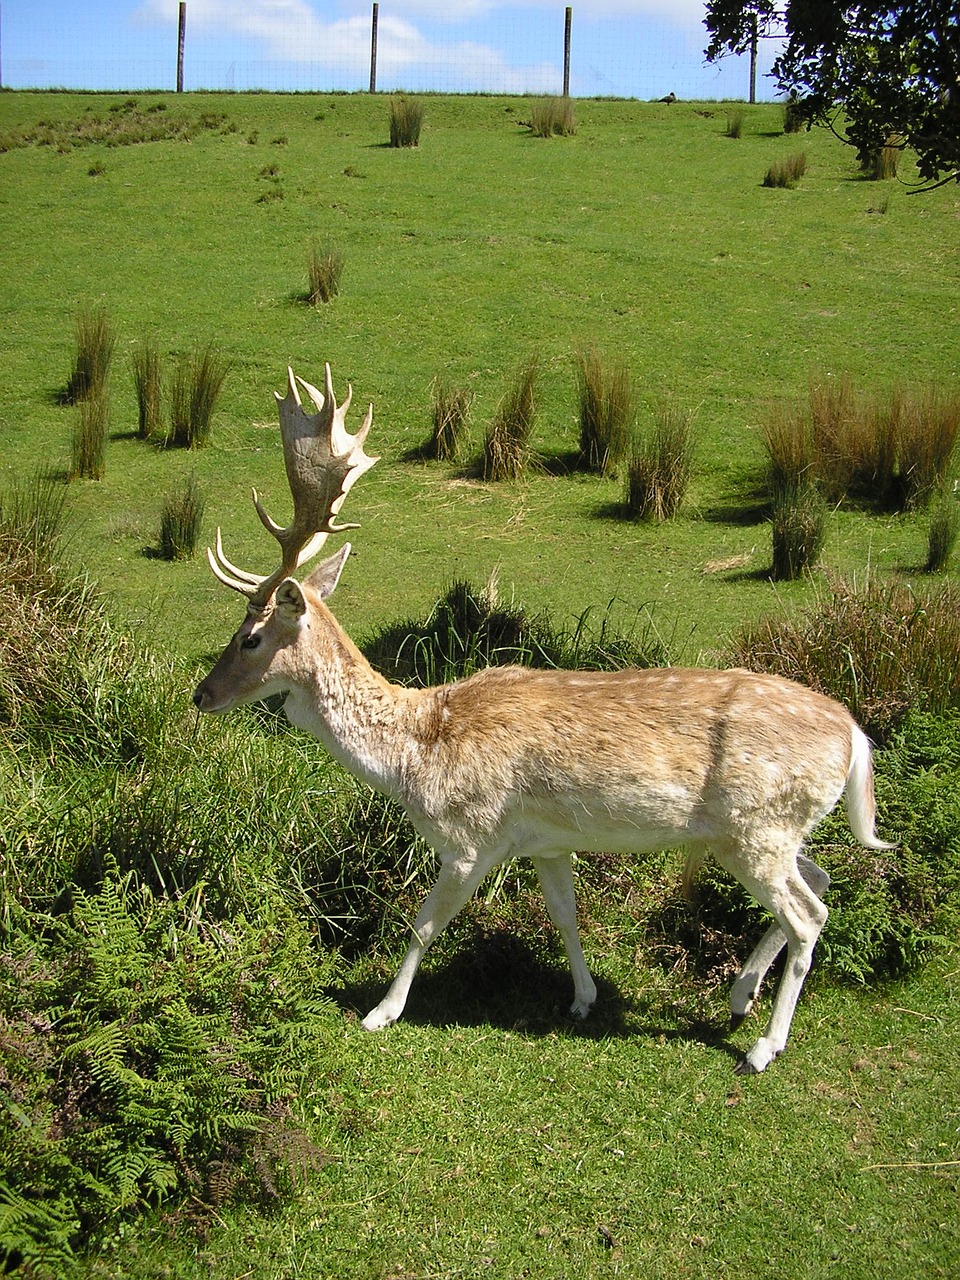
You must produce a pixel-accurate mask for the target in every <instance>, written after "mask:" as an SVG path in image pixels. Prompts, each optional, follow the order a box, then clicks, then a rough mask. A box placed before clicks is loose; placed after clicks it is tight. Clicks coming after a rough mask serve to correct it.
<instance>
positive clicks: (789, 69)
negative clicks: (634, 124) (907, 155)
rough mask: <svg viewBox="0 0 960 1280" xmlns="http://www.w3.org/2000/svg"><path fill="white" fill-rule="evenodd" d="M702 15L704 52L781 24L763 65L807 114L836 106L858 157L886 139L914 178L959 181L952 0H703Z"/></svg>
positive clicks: (711, 53)
mask: <svg viewBox="0 0 960 1280" xmlns="http://www.w3.org/2000/svg"><path fill="white" fill-rule="evenodd" d="M705 23H706V27H707V30H708V31H709V33H710V43H709V45H708V47H707V57H708V59H710V60H711V61H715V60H716V59H717V58H720V57H722V56H723V55H724V54H725V53H742V52H743V51H744V50H746V49H748V48H749V47H750V43H751V40H752V39H753V34H754V27H755V25H756V30H757V32H758V33H759V35H760V36H761V37H763V36H768V35H777V34H783V33H785V35H786V45H785V48H784V50H783V52H782V53H781V54H780V56H779V57H778V58H777V59H776V61H775V63H774V65H773V70H772V73H771V74H772V75H773V77H774V78H775V79H776V81H777V83H778V85H779V87H780V89H781V90H783V91H784V92H786V93H789V94H790V95H791V96H792V97H794V98H796V99H798V100H799V103H800V104H801V107H802V109H803V111H804V114H805V115H806V117H807V119H808V121H810V122H813V121H815V120H825V119H826V120H831V121H832V119H833V117H834V115H835V114H836V113H837V112H838V111H839V112H842V113H843V114H844V115H845V117H846V124H845V129H846V136H847V138H848V140H849V141H850V142H851V143H852V144H853V145H854V146H855V147H856V149H857V154H858V157H859V159H860V160H861V162H864V161H866V160H869V159H870V157H871V156H873V155H875V154H876V153H877V152H878V151H879V149H880V148H882V147H883V146H885V145H887V144H888V143H890V142H891V140H892V141H893V144H894V145H897V146H909V147H912V148H913V150H914V151H915V152H916V156H917V163H918V168H919V172H920V177H921V179H922V181H923V183H925V184H927V185H936V184H939V183H942V182H948V181H951V180H954V181H960V23H958V6H957V0H902V2H901V3H890V2H886V3H885V2H884V0H880V2H879V3H876V2H873V3H871V2H870V0H862V2H861V3H845V2H844V0H708V3H707V16H706V19H705Z"/></svg>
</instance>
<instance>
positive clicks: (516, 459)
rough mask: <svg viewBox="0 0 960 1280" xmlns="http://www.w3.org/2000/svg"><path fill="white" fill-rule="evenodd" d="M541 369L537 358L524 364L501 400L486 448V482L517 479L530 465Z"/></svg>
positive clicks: (483, 459) (483, 466) (483, 460)
mask: <svg viewBox="0 0 960 1280" xmlns="http://www.w3.org/2000/svg"><path fill="white" fill-rule="evenodd" d="M539 367H540V366H539V360H538V359H537V357H536V356H531V357H530V358H529V359H528V360H526V361H524V362H523V363H521V365H520V367H519V368H518V370H517V373H516V376H515V379H514V383H513V386H512V387H510V388H509V390H508V391H507V393H506V394H505V395H504V397H503V399H502V400H501V401H500V404H499V406H498V408H497V412H496V415H495V417H494V421H493V425H492V426H491V428H490V430H489V432H488V433H487V438H486V440H485V441H484V445H483V455H482V457H481V462H480V472H481V475H482V476H483V478H484V480H517V479H519V477H520V476H522V475H523V473H524V471H525V470H526V468H527V466H528V465H529V462H530V456H531V453H530V435H531V432H532V431H533V424H534V420H535V418H536V407H537V406H536V390H537V378H538V375H539Z"/></svg>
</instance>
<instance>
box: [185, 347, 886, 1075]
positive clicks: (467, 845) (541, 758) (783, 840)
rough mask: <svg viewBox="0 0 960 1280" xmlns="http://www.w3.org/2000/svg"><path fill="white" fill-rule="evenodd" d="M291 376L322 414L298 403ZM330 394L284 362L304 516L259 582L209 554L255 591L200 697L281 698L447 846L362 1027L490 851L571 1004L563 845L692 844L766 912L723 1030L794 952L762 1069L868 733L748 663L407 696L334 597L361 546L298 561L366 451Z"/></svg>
mask: <svg viewBox="0 0 960 1280" xmlns="http://www.w3.org/2000/svg"><path fill="white" fill-rule="evenodd" d="M300 389H302V390H304V391H305V392H306V393H307V395H308V396H309V398H310V400H312V402H313V405H314V407H315V409H316V412H315V413H307V412H305V410H304V408H303V406H302V403H301V398H300ZM350 398H351V391H349V390H348V393H347V398H346V401H345V402H344V403H343V404H342V405H339V406H338V405H337V403H336V400H335V398H334V393H333V384H332V379H331V375H330V366H329V365H327V366H326V383H325V390H324V392H323V393H321V392H320V391H318V390H317V388H315V387H312V386H311V385H310V384H309V383H307V382H304V381H303V380H302V379H299V378H295V376H294V374H293V371H292V370H290V371H289V385H288V389H287V392H286V394H285V396H284V397H283V398H281V397H280V396H279V395H278V396H277V400H278V402H279V413H280V427H281V433H282V437H283V448H284V457H285V462H286V470H287V475H288V479H289V482H290V488H291V492H292V495H293V503H294V515H293V520H292V523H291V524H290V525H289V527H287V528H281V527H280V526H279V525H277V524H275V523H274V521H273V520H271V518H270V517H269V516H268V515H267V513H266V512H265V511H264V509H263V507H262V505H261V503H260V500H259V498H258V496H257V493H256V491H254V494H253V500H254V504H255V506H256V510H257V512H258V514H259V516H260V519H261V520H262V522H263V524H264V525H265V526H266V528H267V529H268V530H269V531H270V532H271V533H272V534H273V535H274V536H275V537H276V538H277V540H278V541H279V543H280V546H281V550H282V555H281V564H280V567H279V568H278V569H277V570H276V571H275V572H274V573H272V574H270V575H269V576H260V575H258V574H253V573H248V572H246V571H244V570H241V569H238V568H237V567H236V566H235V565H233V564H231V563H230V561H229V560H227V558H226V556H225V555H224V552H223V545H222V542H221V538H220V531H219V529H218V530H217V537H216V549H215V551H210V552H208V555H209V559H210V565H211V567H212V569H213V571H214V573H215V574H216V576H217V577H218V578H219V579H220V580H221V581H222V582H224V583H225V584H226V585H227V586H229V587H232V588H233V589H234V590H236V591H239V592H240V593H241V594H243V595H244V596H246V597H247V600H248V606H247V613H246V617H245V619H244V621H243V624H242V625H241V627H240V629H239V630H238V631H237V633H236V634H235V635H234V637H233V638H232V640H231V641H230V643H229V644H228V645H227V647H226V649H225V650H224V652H223V654H222V655H221V657H220V659H219V660H218V662H217V663H216V665H215V666H214V667H213V669H212V670H211V672H210V674H209V675H208V676H207V677H206V679H204V680H203V681H202V682H201V683H200V684H199V685H198V687H197V690H196V692H195V694H194V702H195V703H196V706H197V707H198V708H199V709H200V710H201V711H205V712H214V713H223V712H226V711H229V710H230V709H231V708H232V707H235V706H238V705H239V704H242V703H249V702H256V701H258V700H259V699H262V698H265V697H267V696H268V695H270V694H277V693H285V694H286V703H285V709H286V714H287V716H288V718H289V719H290V720H291V721H292V723H293V724H294V725H298V726H300V727H301V728H303V729H306V730H308V731H309V732H310V733H312V734H315V735H316V736H317V737H318V738H319V739H320V740H321V742H322V743H323V744H324V745H325V746H326V747H327V749H328V750H329V751H330V753H331V754H332V755H333V756H335V757H336V758H337V759H338V760H339V761H341V762H342V763H343V764H344V765H345V766H346V768H347V769H349V770H350V771H351V772H352V773H354V774H356V775H357V776H358V777H360V778H362V779H363V780H364V781H365V782H367V783H369V785H370V786H371V787H374V788H376V789H377V790H379V791H382V792H385V793H386V794H387V795H389V796H392V797H393V798H394V799H395V800H397V801H399V803H400V804H401V805H402V806H403V808H404V809H405V810H406V812H407V814H408V815H409V818H410V820H411V822H412V823H413V826H414V827H415V828H416V829H417V831H419V832H420V834H421V835H422V836H423V837H424V838H425V839H426V840H427V841H428V842H429V843H430V844H431V845H432V846H433V848H434V849H435V850H436V852H437V853H438V855H439V858H440V871H439V875H438V877H437V880H436V883H435V884H434V886H433V888H432V890H431V891H430V893H429V895H428V896H427V898H426V901H425V902H424V904H423V907H422V908H421V910H420V912H419V914H418V915H417V918H416V921H415V923H414V926H413V935H412V940H411V942H410V945H409V948H408V950H407V952H406V956H405V958H404V960H403V962H402V964H401V966H400V969H399V972H398V973H397V976H396V978H395V980H394V982H393V984H392V986H391V987H390V989H389V991H388V992H387V994H386V995H385V996H384V998H383V999H382V1000H381V1001H380V1003H379V1004H378V1005H377V1006H376V1008H375V1009H373V1010H372V1011H371V1012H370V1013H369V1014H368V1015H367V1016H366V1018H364V1019H363V1026H364V1027H365V1028H367V1030H370V1031H375V1030H378V1029H379V1028H381V1027H386V1026H388V1025H389V1024H390V1023H392V1022H394V1021H396V1019H397V1018H399V1017H400V1015H401V1013H402V1012H403V1008H404V1004H405V1003H406V999H407V994H408V992H409V990H410V985H411V983H412V981H413V977H414V974H415V973H416V971H417V967H418V965H419V964H420V961H421V959H422V957H423V955H424V952H425V951H426V950H427V948H428V947H429V946H430V944H431V943H432V942H433V941H434V940H435V939H436V938H437V936H438V935H439V933H440V932H441V930H442V929H443V928H444V927H445V926H446V925H447V924H448V923H449V922H450V920H452V919H453V917H454V916H455V915H456V914H457V912H458V911H459V910H460V909H461V908H462V907H463V906H464V904H465V903H466V902H467V901H468V900H469V898H470V897H471V895H472V894H473V893H474V891H475V890H476V888H477V886H478V885H479V884H480V882H481V881H482V880H483V878H484V877H485V876H486V875H487V874H488V873H489V872H490V871H491V870H492V869H493V868H494V867H496V866H497V865H498V864H499V863H502V862H504V861H505V860H507V859H510V858H515V857H517V856H519V855H525V856H527V857H529V858H531V859H532V861H533V864H534V866H535V868H536V871H537V875H538V877H539V880H540V884H541V886H542V888H543V893H544V897H545V899H546V904H547V908H548V910H549V913H550V916H551V918H552V919H553V921H554V923H555V925H556V927H557V929H558V931H559V933H560V935H561V937H562V939H563V942H564V945H565V947H566V951H567V955H568V957H569V961H570V967H571V970H572V974H573V986H574V997H575V998H574V1002H573V1006H572V1010H571V1011H572V1013H573V1014H575V1015H576V1016H577V1017H581V1018H582V1017H585V1016H586V1015H587V1013H588V1012H589V1010H590V1007H591V1005H592V1004H593V1003H594V1001H595V999H596V994H597V989H596V986H595V984H594V981H593V978H592V977H591V976H590V972H589V970H588V968H587V964H586V961H585V959H584V955H583V950H582V947H581V943H580V937H579V933H578V930H577V920H576V904H575V899H574V881H573V873H572V870H571V861H570V859H571V852H572V851H574V850H576V851H604V852H607V853H616V854H621V855H628V854H642V853H644V852H646V851H651V850H656V849H663V848H667V847H675V846H676V847H681V846H683V847H685V848H686V849H687V858H688V862H687V867H688V870H691V869H695V868H696V866H697V865H698V864H699V862H700V861H701V860H702V859H703V858H704V857H705V856H706V855H707V854H708V853H709V854H710V855H712V856H713V858H715V859H716V861H717V862H718V863H719V864H720V865H721V866H722V867H725V868H726V869H727V870H728V871H730V872H731V873H732V874H733V875H734V876H735V877H736V878H737V879H738V880H739V881H740V883H741V884H742V885H743V886H744V887H745V888H746V889H747V891H748V892H749V893H750V894H751V895H752V896H753V897H754V898H755V899H756V900H757V901H758V902H759V903H761V904H762V905H763V906H764V907H766V908H767V909H768V910H769V911H770V912H771V913H772V915H773V917H774V919H775V923H774V924H773V925H772V926H771V927H770V929H769V930H768V932H767V933H766V935H765V937H764V938H763V939H762V940H761V942H760V943H759V945H758V946H757V947H756V948H755V950H754V951H753V953H752V954H751V955H750V957H749V958H748V960H747V961H746V963H745V964H744V966H743V968H742V969H741V970H740V973H739V976H738V977H737V978H736V980H735V982H734V984H733V988H732V993H731V998H730V1007H731V1012H732V1016H733V1023H734V1025H736V1024H737V1023H739V1022H740V1021H741V1020H742V1019H743V1018H744V1017H745V1016H746V1015H747V1014H748V1013H749V1012H750V1009H751V1007H752V1005H753V1003H754V1000H755V998H756V996H757V991H758V988H759V986H760V983H761V981H762V980H763V978H764V975H765V974H766V972H767V970H768V969H769V968H770V966H771V965H772V963H773V961H774V960H775V959H776V957H777V956H778V954H779V953H780V951H781V950H782V949H783V947H784V946H786V948H787V959H786V965H785V969H784V972H783V975H782V977H781V981H780V985H779V989H778V991H777V993H776V997H775V1000H774V1002H773V1008H772V1012H771V1015H770V1019H769V1022H768V1024H767V1026H766V1029H765V1031H764V1033H763V1035H762V1036H761V1037H760V1038H759V1039H758V1040H757V1041H756V1043H755V1044H754V1045H753V1047H752V1048H751V1049H750V1051H749V1052H748V1053H747V1055H746V1059H745V1060H744V1061H743V1062H741V1063H740V1065H739V1067H738V1070H739V1071H741V1072H759V1071H763V1070H764V1068H765V1067H766V1066H767V1065H768V1064H769V1063H770V1062H771V1061H772V1060H773V1059H774V1058H775V1057H776V1056H777V1055H778V1054H779V1053H780V1052H781V1050H782V1049H783V1048H784V1045H785V1044H786V1040H787V1035H788V1032H789V1030H790V1023H791V1020H792V1018H793V1013H794V1008H795V1006H796V1003H797V998H798V996H799V994H800V989H801V987H802V985H803V981H804V978H805V977H806V974H807V972H808V970H809V968H810V962H811V956H812V953H813V948H814V944H815V943H816V941H817V937H818V936H819V934H820V931H821V929H822V928H823V924H824V921H825V920H826V918H827V909H826V907H825V906H824V905H823V903H822V901H821V895H822V893H823V891H824V889H825V888H826V887H827V884H828V883H829V877H828V876H827V874H826V873H825V872H824V871H822V870H821V868H819V867H818V866H817V865H816V864H815V863H814V862H812V861H811V860H810V859H809V858H807V857H805V856H804V855H803V853H802V852H801V848H802V845H803V841H804V838H805V837H806V836H807V835H808V833H809V832H810V831H811V830H812V829H813V827H814V826H815V825H816V823H817V822H819V821H820V820H821V819H822V818H823V817H824V816H825V815H826V814H828V813H829V812H830V811H831V810H832V809H833V808H834V806H835V805H836V804H837V802H838V801H839V799H840V797H841V796H845V798H846V805H847V813H848V818H849V822H850V826H851V828H852V830H853V833H854V835H855V836H856V838H857V839H858V840H859V841H860V842H861V843H862V844H864V845H866V846H868V847H869V848H871V849H887V848H890V847H891V846H890V845H888V844H886V843H885V842H884V841H882V840H880V839H878V838H877V836H876V835H875V833H874V824H875V802H874V788H873V770H872V764H871V753H870V745H869V743H868V741H867V738H866V737H865V736H864V734H863V732H862V731H861V730H860V728H859V727H858V726H857V724H856V723H855V722H854V720H853V718H852V717H851V716H850V714H849V713H848V712H847V711H846V709H845V708H844V707H842V706H840V704H839V703H837V702H834V701H832V700H831V699H829V698H826V697H824V696H822V695H821V694H818V693H814V692H812V691H811V690H810V689H807V688H804V687H802V686H801V685H799V684H795V683H792V682H790V681H788V680H783V679H780V678H778V677H774V676H770V675H759V674H755V673H751V672H748V671H743V670H728V671H723V670H701V669H692V670H683V669H678V668H672V667H666V668H661V669H653V670H631V671H617V672H576V671H544V670H529V669H526V668H519V667H499V668H490V669H488V670H484V671H480V672H478V673H477V674H475V675H473V676H470V677H469V678H467V679H463V680H457V681H455V682H453V683H451V684H446V685H442V686H439V687H436V688H428V689H412V688H403V687H400V686H397V685H394V684H391V683H390V682H389V681H387V680H386V679H384V677H383V676H381V675H380V674H378V673H377V672H376V671H374V669H373V668H372V667H371V666H370V664H369V663H368V662H367V660H366V659H365V658H364V656H363V655H362V654H361V652H360V651H359V649H358V648H357V647H356V645H354V643H353V642H352V641H351V639H350V638H349V636H348V635H347V634H346V632H345V631H344V630H343V628H342V627H341V626H340V625H339V624H338V623H337V621H336V620H335V619H334V617H333V615H332V614H331V612H330V610H329V609H328V608H327V605H326V600H327V599H328V597H329V596H330V595H331V593H332V592H333V590H334V588H335V586H336V585H337V582H338V580H339V578H340V574H341V572H342V570H343V567H344V563H345V561H346V559H347V556H348V554H349V552H350V544H349V543H344V544H343V546H341V548H340V550H339V551H337V552H336V554H334V555H332V556H330V557H329V558H328V559H325V560H323V561H322V562H321V563H320V564H319V566H318V567H317V568H315V569H314V570H313V572H312V573H310V574H309V576H308V577H306V578H305V580H304V581H303V582H302V583H301V582H298V581H297V579H296V578H294V577H293V576H292V575H293V574H294V572H295V570H296V569H297V568H299V567H300V566H301V565H302V564H303V563H304V562H305V561H306V560H307V559H308V558H310V557H311V556H313V555H315V554H316V553H317V552H318V551H319V549H320V547H321V545H322V544H323V542H324V541H325V540H326V538H327V537H328V535H329V534H331V533H340V532H342V531H343V530H346V529H350V528H356V527H357V526H356V525H344V524H341V525H337V524H335V523H334V517H335V516H336V515H337V514H338V513H339V511H340V508H341V505H342V503H343V500H344V498H345V496H346V494H347V492H348V490H349V489H350V487H351V486H352V484H353V483H354V481H355V480H356V479H357V478H358V477H359V476H360V475H362V474H363V472H365V471H366V470H367V469H368V468H369V467H371V466H372V465H373V464H374V462H376V461H377V459H376V458H372V457H369V456H368V455H367V454H366V453H365V452H364V443H365V441H366V437H367V433H368V431H369V429H370V424H371V421H372V414H373V409H372V406H371V408H370V409H369V410H368V412H367V415H366V419H365V421H364V423H363V425H362V427H361V428H360V430H359V431H358V432H357V434H356V435H351V434H350V433H349V432H348V430H347V428H346V425H345V423H346V414H347V409H348V407H349V404H350Z"/></svg>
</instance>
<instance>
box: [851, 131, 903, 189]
mask: <svg viewBox="0 0 960 1280" xmlns="http://www.w3.org/2000/svg"><path fill="white" fill-rule="evenodd" d="M902 150H903V148H902V145H901V143H900V141H899V139H897V138H895V137H890V138H888V139H887V141H886V143H885V144H884V145H883V146H882V147H877V148H876V149H875V150H874V151H870V152H868V153H866V154H864V155H862V156H861V157H860V172H861V173H862V174H863V176H864V177H865V178H867V179H869V180H870V181H871V182H889V181H890V180H891V179H893V178H895V177H896V176H897V169H898V167H899V165H900V155H901V152H902Z"/></svg>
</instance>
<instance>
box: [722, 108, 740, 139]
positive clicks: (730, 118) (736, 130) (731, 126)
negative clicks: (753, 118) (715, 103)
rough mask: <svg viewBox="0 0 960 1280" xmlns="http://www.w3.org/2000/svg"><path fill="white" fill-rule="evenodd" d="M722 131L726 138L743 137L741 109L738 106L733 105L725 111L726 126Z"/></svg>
mask: <svg viewBox="0 0 960 1280" xmlns="http://www.w3.org/2000/svg"><path fill="white" fill-rule="evenodd" d="M724 133H725V135H726V137H728V138H742V137H743V111H742V109H741V108H740V107H733V108H732V109H731V110H729V111H728V112H727V127H726V129H725V130H724Z"/></svg>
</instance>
